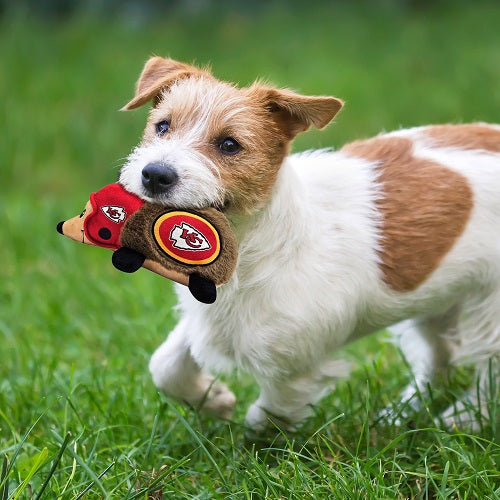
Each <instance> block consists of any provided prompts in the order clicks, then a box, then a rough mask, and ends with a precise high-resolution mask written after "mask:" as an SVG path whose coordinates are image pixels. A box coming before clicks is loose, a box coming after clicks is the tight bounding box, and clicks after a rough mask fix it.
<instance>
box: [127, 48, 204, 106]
mask: <svg viewBox="0 0 500 500" xmlns="http://www.w3.org/2000/svg"><path fill="white" fill-rule="evenodd" d="M202 75H203V76H207V77H208V76H210V73H208V72H206V71H203V70H201V69H198V68H195V67H194V66H190V65H189V64H185V63H181V62H178V61H174V60H173V59H168V58H164V57H151V58H150V59H149V60H148V61H147V62H146V64H145V66H144V69H143V70H142V73H141V76H140V77H139V80H137V84H136V88H135V96H134V98H133V99H132V100H131V101H129V102H128V103H127V104H125V106H123V108H122V111H127V110H129V109H135V108H139V107H140V106H142V105H143V104H146V103H147V102H148V101H150V100H151V99H155V98H157V97H158V95H159V94H160V92H161V91H162V89H164V88H167V87H169V86H170V85H172V83H173V82H174V81H176V80H179V79H181V78H186V77H189V76H202ZM155 104H156V103H155Z"/></svg>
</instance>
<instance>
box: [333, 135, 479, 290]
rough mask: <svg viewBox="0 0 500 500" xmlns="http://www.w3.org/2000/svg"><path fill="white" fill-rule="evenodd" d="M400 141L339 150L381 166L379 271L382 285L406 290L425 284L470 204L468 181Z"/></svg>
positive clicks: (464, 219)
mask: <svg viewBox="0 0 500 500" xmlns="http://www.w3.org/2000/svg"><path fill="white" fill-rule="evenodd" d="M412 150H413V143H412V142H411V141H410V140H409V139H406V138H401V137H376V138H374V139H369V140H366V141H357V142H354V143H352V144H348V145H347V146H345V147H344V148H343V149H342V151H343V152H345V153H347V154H349V155H351V156H355V157H359V158H364V159H366V160H369V161H372V162H379V165H378V166H377V171H378V174H379V178H378V180H379V182H380V183H381V187H382V191H383V198H381V199H380V200H378V201H377V206H378V208H379V210H380V212H381V214H382V218H383V220H382V241H381V246H382V248H381V250H380V258H381V263H380V267H381V269H382V272H383V276H384V281H385V283H386V284H387V285H388V286H389V287H391V288H392V289H394V290H396V291H398V292H408V291H411V290H414V289H416V288H417V287H418V286H419V285H420V284H421V283H423V282H424V281H425V280H426V279H427V278H428V277H429V276H430V275H431V274H432V272H433V271H434V270H435V269H436V268H437V267H438V265H439V263H440V262H441V260H442V259H443V257H444V256H445V255H446V254H447V252H448V251H449V250H450V249H451V248H452V247H453V244H454V243H455V241H456V240H457V239H458V238H459V236H460V235H461V234H462V232H463V231H464V229H465V226H466V223H467V220H468V218H469V215H470V211H471V209H472V204H473V194H472V191H471V188H470V186H469V184H468V183H467V180H466V179H465V178H464V177H463V176H462V175H461V174H459V173H457V172H454V171H452V170H450V169H448V168H446V167H444V166H442V165H440V164H438V163H435V162H433V161H430V160H427V159H421V158H417V157H415V156H413V151H412Z"/></svg>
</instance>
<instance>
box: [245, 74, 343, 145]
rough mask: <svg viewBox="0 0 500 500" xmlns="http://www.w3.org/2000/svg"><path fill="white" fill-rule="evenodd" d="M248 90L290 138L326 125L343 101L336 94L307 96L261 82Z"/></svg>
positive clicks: (339, 108)
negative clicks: (332, 95) (330, 95)
mask: <svg viewBox="0 0 500 500" xmlns="http://www.w3.org/2000/svg"><path fill="white" fill-rule="evenodd" d="M249 92H250V94H251V95H252V96H253V97H254V98H256V99H258V100H260V101H261V106H262V107H264V108H265V109H267V110H268V111H270V112H271V113H272V119H273V121H274V122H275V123H276V124H277V125H278V126H279V128H280V129H281V130H282V131H283V132H284V133H285V135H286V136H287V137H288V139H289V140H291V139H293V138H294V137H295V136H296V135H297V134H299V133H300V132H304V131H306V130H308V129H309V128H310V127H315V128H319V129H322V128H324V127H326V126H327V125H328V124H329V123H330V122H331V121H332V120H333V118H334V116H335V115H336V114H337V113H338V112H339V111H340V110H341V108H342V106H343V105H344V103H343V102H342V101H341V100H340V99H337V98H336V97H327V96H304V95H300V94H297V93H295V92H293V91H292V90H289V89H275V88H273V87H265V86H263V85H260V84H258V83H256V84H254V85H253V86H252V87H251V88H250V89H249Z"/></svg>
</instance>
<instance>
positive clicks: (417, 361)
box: [382, 306, 460, 418]
mask: <svg viewBox="0 0 500 500" xmlns="http://www.w3.org/2000/svg"><path fill="white" fill-rule="evenodd" d="M459 310H460V308H459V306H455V307H453V308H451V309H450V310H449V311H447V312H446V313H445V314H442V315H436V316H432V317H427V318H420V319H410V320H406V321H402V322H401V323H398V324H396V325H394V326H392V327H391V328H390V331H391V333H393V334H394V335H395V336H396V338H397V343H398V345H399V347H400V349H401V351H402V353H403V355H404V357H405V359H406V361H407V362H408V364H409V365H410V366H411V370H412V375H413V380H412V382H410V383H409V384H408V385H407V386H406V388H405V389H404V390H403V391H402V393H401V397H400V399H399V401H398V407H399V408H398V409H396V408H394V407H391V408H390V409H386V410H384V412H382V415H385V416H389V415H392V416H395V415H396V414H397V415H399V416H401V417H403V418H405V416H406V414H407V413H408V411H409V410H411V409H417V408H420V406H421V401H420V399H419V398H418V397H416V395H417V394H418V393H419V392H420V393H421V394H425V393H426V391H427V384H430V383H432V382H433V381H434V380H435V379H436V378H437V377H439V376H440V375H443V374H444V373H445V372H446V369H447V367H448V365H449V362H450V358H451V354H452V343H451V342H450V340H449V339H450V336H453V335H454V332H455V329H456V323H457V318H458V314H459Z"/></svg>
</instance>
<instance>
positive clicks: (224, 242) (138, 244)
mask: <svg viewBox="0 0 500 500" xmlns="http://www.w3.org/2000/svg"><path fill="white" fill-rule="evenodd" d="M171 210H176V209H169V208H166V207H164V206H162V205H156V204H153V203H145V204H144V205H143V206H142V207H141V208H140V209H139V210H138V211H137V212H135V213H134V214H132V215H131V216H130V218H129V219H128V220H127V222H126V223H125V225H124V227H123V230H122V233H121V236H120V243H121V244H122V246H124V247H128V248H131V249H132V250H136V251H137V252H140V253H142V254H143V255H145V256H146V258H147V259H150V260H152V261H155V262H158V263H159V264H160V265H161V266H163V267H164V268H166V269H169V270H174V271H176V272H179V273H182V274H184V275H189V274H191V273H198V274H199V275H201V276H203V277H204V278H206V279H209V280H211V281H213V282H214V283H215V284H216V285H221V284H223V283H226V282H227V281H229V279H230V278H231V276H232V274H233V272H234V269H235V267H236V261H237V258H238V246H237V243H236V240H235V238H234V236H233V233H232V231H231V228H230V227H229V223H228V221H227V219H226V217H225V216H224V215H223V214H222V213H220V212H219V211H218V210H216V209H215V208H206V209H201V210H189V211H188V212H189V213H193V214H195V215H199V216H200V217H203V218H204V219H206V220H207V221H208V222H210V224H212V225H213V226H214V227H215V228H216V229H217V231H218V233H219V238H220V244H221V251H220V254H219V256H218V257H217V259H216V260H215V261H214V262H212V263H210V264H205V265H189V264H182V263H180V262H176V261H175V260H174V259H172V258H171V257H169V256H168V255H167V254H166V253H165V252H164V251H163V250H162V249H161V248H160V247H159V245H158V244H157V243H156V242H155V240H154V238H153V225H154V223H155V221H156V220H157V219H158V217H160V216H161V215H162V214H165V213H167V212H169V211H171Z"/></svg>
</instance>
